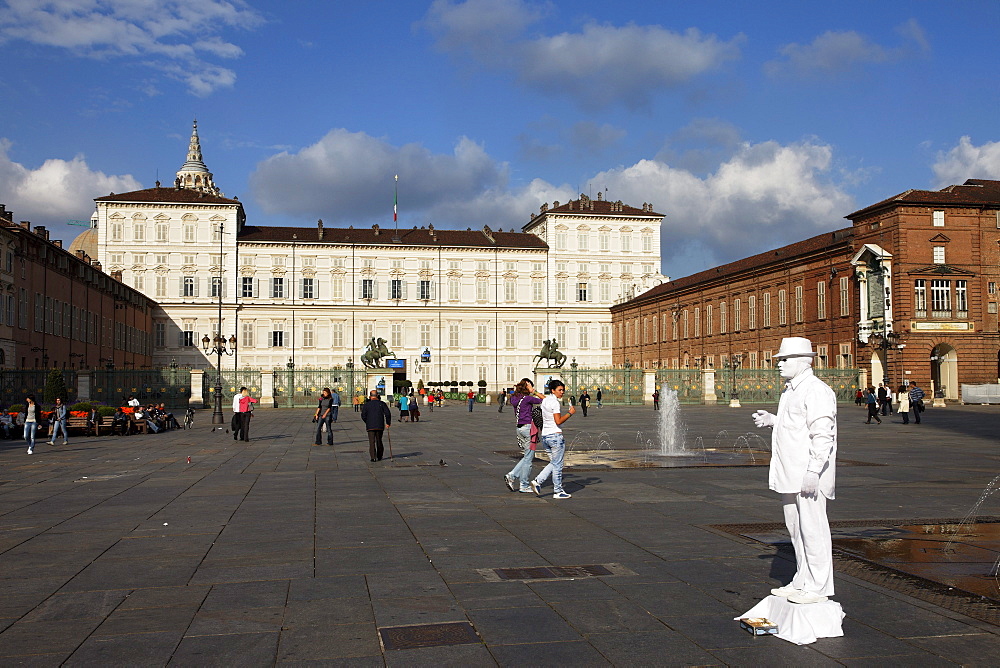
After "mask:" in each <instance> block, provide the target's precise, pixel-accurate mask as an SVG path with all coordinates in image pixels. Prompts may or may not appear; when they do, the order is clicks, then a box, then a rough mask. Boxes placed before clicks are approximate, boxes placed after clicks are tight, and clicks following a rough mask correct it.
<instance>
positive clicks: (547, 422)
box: [504, 378, 590, 499]
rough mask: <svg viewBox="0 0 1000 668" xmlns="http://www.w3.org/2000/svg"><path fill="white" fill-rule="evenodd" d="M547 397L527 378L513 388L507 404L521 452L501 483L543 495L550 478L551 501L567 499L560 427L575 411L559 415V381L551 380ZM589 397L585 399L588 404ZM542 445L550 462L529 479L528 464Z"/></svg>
mask: <svg viewBox="0 0 1000 668" xmlns="http://www.w3.org/2000/svg"><path fill="white" fill-rule="evenodd" d="M548 390H549V395H548V396H542V395H541V394H539V393H538V392H536V391H535V384H534V383H533V382H532V381H531V380H530V379H528V378H522V379H521V382H520V383H518V384H517V387H515V388H514V394H513V395H512V396H511V398H510V405H511V407H512V408H513V409H514V413H515V415H516V418H517V420H516V422H517V427H516V430H515V433H516V435H517V444H518V447H519V448H520V449H521V450H522V451H523V453H524V454H523V456H522V457H521V460H520V461H518V463H517V465H515V466H514V468H513V469H511V470H510V472H509V473H507V474H506V475H505V476H504V482H505V483H506V484H507V488H508V489H510V491H512V492H513V491H519V492H522V493H532V492H533V493H534V494H535V495H536V496H541V495H542V485H544V484H545V482H546V481H547V480H548V479H549V477H550V476H551V477H552V487H553V494H552V498H553V499H568V498H571V496H572V495H571V494H568V493H567V492H566V490H565V489H563V484H562V472H563V458H564V456H565V454H566V440H565V438H564V437H563V433H562V428H561V425H562V424H563V423H564V422H566V420H568V419H569V418H570V417H571V416H572V415H574V414H575V413H576V408H575V407H574V406H570V407H569V410H568V411H567V412H566V413H565V414H563V413H562V398H563V395H565V394H566V385H565V384H564V383H563V382H562V381H561V380H555V379H554V380H551V381H549V384H548ZM589 400H590V397H589V396H588V397H587V401H588V402H589ZM539 442H541V444H542V446H544V447H545V450H546V452H547V453H548V456H549V463H548V464H546V465H545V467H544V468H543V469H542V470H541V472H539V474H538V475H537V476H536V477H535V478H532V477H531V465H532V463H533V462H534V459H535V451H536V450H537V449H538V444H539Z"/></svg>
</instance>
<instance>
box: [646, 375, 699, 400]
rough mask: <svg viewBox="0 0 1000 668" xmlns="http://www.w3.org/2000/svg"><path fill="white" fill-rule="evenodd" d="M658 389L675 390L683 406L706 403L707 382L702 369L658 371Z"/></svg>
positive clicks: (663, 390)
mask: <svg viewBox="0 0 1000 668" xmlns="http://www.w3.org/2000/svg"><path fill="white" fill-rule="evenodd" d="M656 389H658V390H659V391H660V392H667V391H670V390H673V391H674V392H676V393H677V399H678V401H680V402H681V403H682V404H701V403H704V401H705V381H704V379H703V376H702V373H701V369H657V371H656Z"/></svg>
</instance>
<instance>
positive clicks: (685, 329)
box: [684, 309, 688, 339]
mask: <svg viewBox="0 0 1000 668" xmlns="http://www.w3.org/2000/svg"><path fill="white" fill-rule="evenodd" d="M684 338H685V339H686V338H688V310H687V309H684Z"/></svg>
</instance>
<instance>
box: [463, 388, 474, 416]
mask: <svg viewBox="0 0 1000 668" xmlns="http://www.w3.org/2000/svg"><path fill="white" fill-rule="evenodd" d="M465 398H466V399H468V400H469V412H470V413H471V412H472V404H474V403H476V393H475V392H473V391H472V390H469V393H468V394H467V395H465Z"/></svg>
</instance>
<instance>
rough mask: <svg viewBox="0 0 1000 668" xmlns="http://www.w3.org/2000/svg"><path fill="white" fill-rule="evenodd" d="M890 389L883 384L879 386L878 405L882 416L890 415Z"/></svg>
mask: <svg viewBox="0 0 1000 668" xmlns="http://www.w3.org/2000/svg"><path fill="white" fill-rule="evenodd" d="M889 403H890V400H889V388H888V387H886V386H885V385H883V384H882V383H879V384H878V405H879V409H880V410H881V412H882V415H888V414H889Z"/></svg>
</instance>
